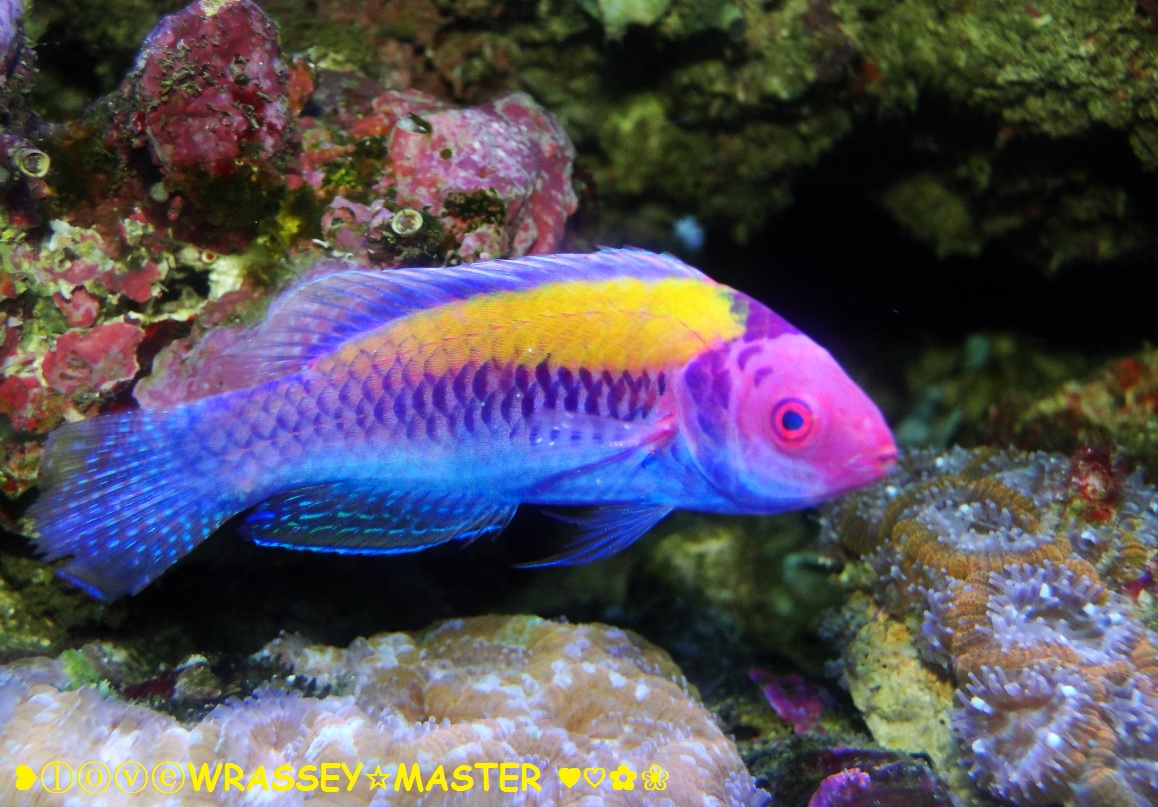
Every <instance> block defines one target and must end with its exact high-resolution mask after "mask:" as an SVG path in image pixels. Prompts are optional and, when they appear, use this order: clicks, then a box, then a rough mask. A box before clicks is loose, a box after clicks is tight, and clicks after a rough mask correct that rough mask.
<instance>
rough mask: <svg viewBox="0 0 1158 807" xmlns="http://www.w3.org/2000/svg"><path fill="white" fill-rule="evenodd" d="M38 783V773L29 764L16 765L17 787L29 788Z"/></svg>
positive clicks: (19, 788) (18, 788)
mask: <svg viewBox="0 0 1158 807" xmlns="http://www.w3.org/2000/svg"><path fill="white" fill-rule="evenodd" d="M34 784H36V773H35V772H34V771H33V770H32V768H30V767H28V766H27V765H17V766H16V789H17V790H27V789H28V788H30V787H32V786H33V785H34Z"/></svg>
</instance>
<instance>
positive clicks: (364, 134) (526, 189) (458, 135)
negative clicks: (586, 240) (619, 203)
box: [301, 90, 578, 265]
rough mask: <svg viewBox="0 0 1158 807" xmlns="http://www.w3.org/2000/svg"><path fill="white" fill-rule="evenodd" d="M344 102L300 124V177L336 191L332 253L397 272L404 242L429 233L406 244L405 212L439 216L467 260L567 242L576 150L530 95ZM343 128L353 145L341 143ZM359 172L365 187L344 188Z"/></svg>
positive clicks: (328, 231)
mask: <svg viewBox="0 0 1158 807" xmlns="http://www.w3.org/2000/svg"><path fill="white" fill-rule="evenodd" d="M347 100H348V102H352V99H347ZM346 107H347V108H346V109H344V110H343V111H342V112H341V114H339V113H338V111H337V110H335V111H334V112H333V113H332V114H330V115H323V117H322V118H321V119H316V120H314V121H303V129H304V134H303V140H304V143H305V154H304V156H303V161H302V168H301V176H302V177H303V178H304V181H305V182H307V183H308V184H311V185H313V186H315V187H316V188H318V190H319V192H323V193H324V192H325V191H326V189H333V190H336V191H338V193H339V195H338V196H336V197H335V198H333V200H332V202H331V203H330V206H329V210H328V211H327V213H326V215H325V217H324V218H323V228H324V232H325V235H326V238H327V240H329V241H330V242H331V243H332V244H333V245H334V246H335V248H336V249H338V250H340V251H343V252H346V253H349V254H352V255H353V256H354V257H356V258H359V259H361V260H369V261H371V262H374V263H379V264H383V265H387V264H390V265H396V264H397V262H398V260H397V259H398V257H399V253H401V252H404V250H405V247H406V245H407V244H408V243H414V242H415V241H416V240H419V241H420V240H421V238H423V237H424V236H425V235H426V234H425V233H424V234H419V233H420V230H417V229H416V230H413V234H414V236H415V238H412V239H410V240H409V241H408V240H407V237H408V235H410V233H408V232H407V230H403V229H401V228H399V227H397V226H394V224H395V222H394V221H393V217H394V216H395V215H396V214H397V213H398V212H399V211H401V210H407V209H409V210H414V211H417V212H420V213H424V214H426V215H429V216H430V217H431V220H432V221H436V222H437V224H438V226H439V227H440V228H441V233H440V236H441V238H442V239H443V240H446V241H449V242H450V243H452V244H454V245H455V247H454V249H455V252H456V253H457V254H458V256H459V259H460V260H462V261H473V260H480V259H486V258H491V257H497V256H501V255H525V254H528V253H545V252H552V251H555V250H556V249H557V248H558V247H559V244H560V242H561V239H562V235H563V225H564V223H565V222H566V220H567V217H568V216H569V215H570V214H571V213H573V212H574V211H575V208H576V206H577V205H578V200H577V198H576V196H575V192H574V190H573V188H572V186H571V164H572V161H573V160H574V158H575V150H574V146H572V145H571V141H570V140H569V139H568V137H567V135H566V133H565V132H564V131H563V128H562V126H561V125H560V124H559V121H558V120H557V119H556V118H555V117H554V116H553V115H551V114H550V113H549V112H547V111H546V110H544V109H542V108H541V107H540V106H539V105H538V104H536V103H535V102H534V100H532V99H531V97H530V96H528V95H526V94H525V93H510V94H508V95H504V96H502V97H501V98H498V99H496V100H495V101H493V102H491V103H489V104H484V105H482V106H479V107H474V108H469V109H459V108H456V107H452V106H450V105H448V104H444V103H442V102H440V101H439V100H437V99H436V98H433V97H432V96H429V95H426V94H425V93H421V92H418V91H416V90H403V91H398V90H386V91H384V92H382V93H380V94H378V95H377V96H375V97H374V98H373V99H372V100H371V101H370V102H369V103H368V104H364V105H363V106H362V107H361V108H358V107H357V105H356V103H355V106H354V109H353V110H351V109H349V108H348V107H349V103H347V105H346ZM335 126H339V127H342V128H345V129H346V130H347V132H348V133H349V134H350V135H353V136H354V138H355V139H354V141H353V142H352V143H346V144H342V143H341V142H340V141H341V140H343V138H342V137H341V136H339V133H340V129H338V130H337V131H335V130H334V127H335ZM379 152H380V154H381V157H380V158H379V157H377V156H376V155H377V154H378V153H379ZM351 172H353V173H351ZM356 176H361V177H362V179H363V181H364V182H365V183H366V184H367V185H368V187H369V190H368V191H365V190H364V189H360V188H357V187H355V186H352V185H348V184H343V183H349V182H350V181H352V180H353V179H354V177H356ZM342 194H345V195H342ZM355 197H357V198H355ZM408 229H409V228H408ZM399 242H401V243H399Z"/></svg>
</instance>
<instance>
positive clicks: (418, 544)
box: [241, 481, 518, 555]
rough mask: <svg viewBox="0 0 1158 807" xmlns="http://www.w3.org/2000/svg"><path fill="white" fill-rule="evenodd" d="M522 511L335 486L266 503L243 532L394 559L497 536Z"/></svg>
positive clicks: (441, 495)
mask: <svg viewBox="0 0 1158 807" xmlns="http://www.w3.org/2000/svg"><path fill="white" fill-rule="evenodd" d="M517 506H518V505H514V504H507V503H499V502H493V501H488V500H486V499H482V498H480V497H478V496H477V495H472V494H468V493H453V492H446V491H421V492H409V491H407V492H401V491H396V490H383V489H382V488H380V487H378V486H374V485H370V484H367V483H365V482H358V481H354V482H351V481H342V482H331V483H327V484H320V485H310V486H308V487H303V488H297V489H294V490H291V491H289V492H287V493H282V494H279V495H277V496H274V497H272V498H270V499H267V500H265V501H264V502H262V503H261V504H259V505H258V506H257V507H256V508H254V510H253V511H252V512H250V514H249V515H248V516H247V517H246V519H245V521H244V522H243V524H242V525H241V532H242V534H243V535H245V537H247V538H249V539H251V540H252V541H254V542H255V543H257V544H259V545H262V546H277V547H283V548H286V549H300V550H307V551H311V552H335V553H339V554H360V555H389V554H398V553H402V552H417V551H418V550H420V549H425V548H427V547H430V546H434V545H435V544H441V543H444V542H446V541H450V540H454V539H459V540H467V541H469V540H474V539H475V538H479V537H481V536H483V535H490V534H496V533H499V532H501V531H502V529H503V528H504V527H506V525H507V523H508V522H509V521H510V520H511V518H513V517H514V515H515V510H516V508H517Z"/></svg>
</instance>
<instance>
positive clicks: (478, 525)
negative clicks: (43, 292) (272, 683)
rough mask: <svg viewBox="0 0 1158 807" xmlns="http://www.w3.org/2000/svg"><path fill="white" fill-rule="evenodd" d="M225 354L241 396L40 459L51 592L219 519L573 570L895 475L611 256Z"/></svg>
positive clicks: (739, 325)
mask: <svg viewBox="0 0 1158 807" xmlns="http://www.w3.org/2000/svg"><path fill="white" fill-rule="evenodd" d="M239 353H240V354H241V356H242V358H243V359H244V360H245V361H246V362H247V366H248V367H249V368H250V370H249V377H251V378H252V386H249V387H246V388H243V389H236V390H232V391H228V392H223V393H220V394H217V395H212V396H209V397H205V398H201V399H198V400H193V401H189V402H185V403H181V404H177V405H172V406H168V407H165V408H151V409H136V410H129V411H125V412H121V413H118V414H109V415H104V416H100V417H96V418H92V419H89V420H84V421H80V422H76V423H71V424H66V425H64V426H62V427H61V428H59V429H57V430H56V431H54V432H53V433H52V434H50V435H49V438H48V440H47V442H46V448H45V453H44V458H43V463H42V468H41V478H40V484H41V493H40V496H39V498H38V499H37V500H36V501H35V502H34V503H33V504H32V506H31V508H30V510H29V515H30V517H31V520H32V523H33V524H34V526H35V530H36V532H38V533H39V536H38V538H37V547H38V549H39V551H40V552H41V554H42V556H43V557H44V559H45V560H48V561H52V560H58V559H60V558H65V557H67V558H68V561H67V562H66V563H65V564H64V565H63V566H62V567H61V568H60V569H58V574H60V575H61V576H62V577H63V578H64V579H65V580H67V581H69V582H71V583H72V584H74V585H76V586H78V587H80V588H81V589H83V590H85V591H87V592H88V593H89V594H90V595H92V596H93V597H96V598H98V599H101V600H106V601H108V600H113V599H116V598H118V597H120V596H123V595H126V594H136V593H138V592H140V591H141V590H142V589H143V588H145V587H146V586H147V585H149V583H151V582H152V581H153V580H155V579H156V578H157V577H159V576H160V575H161V574H162V573H163V572H165V571H166V570H167V569H168V568H170V567H171V566H173V565H174V564H175V563H177V562H178V561H179V560H180V559H181V558H183V557H184V556H185V555H187V554H188V553H189V552H191V551H192V550H193V549H194V548H195V547H196V546H198V545H199V544H200V543H202V542H203V541H204V540H206V539H207V538H208V537H209V536H210V535H211V534H212V533H214V532H215V531H216V530H217V529H218V528H219V527H220V526H221V525H222V524H223V523H224V522H225V521H227V520H229V519H231V518H234V517H235V516H240V519H241V520H240V523H239V527H238V529H239V531H240V532H241V534H242V535H243V536H244V537H247V538H249V539H250V540H252V541H254V542H256V543H257V544H259V545H265V546H275V547H285V548H290V549H297V550H307V551H316V552H334V553H346V554H392V553H404V552H415V551H418V550H421V549H425V548H427V547H431V546H434V545H436V544H442V543H445V542H447V541H453V540H458V541H463V542H468V541H472V540H475V539H478V538H479V537H481V536H485V535H493V534H496V533H498V532H501V531H502V530H503V528H504V527H505V526H506V525H507V524H508V522H510V520H511V518H512V517H513V516H514V514H515V511H516V509H517V508H518V507H520V506H522V505H534V506H538V507H543V508H558V507H564V508H567V507H578V508H585V509H584V511H583V512H584V514H583V515H579V516H576V517H573V518H570V519H569V520H570V521H572V523H574V524H575V525H577V527H578V530H577V534H576V536H575V537H574V539H573V540H572V541H571V542H570V543H569V544H567V545H566V546H565V547H564V548H563V550H562V551H561V552H560V553H559V554H557V555H555V556H553V557H550V558H547V559H546V560H544V561H542V562H541V564H542V565H551V564H574V563H583V562H588V561H593V560H598V559H601V558H605V557H608V556H610V555H612V554H614V553H616V552H618V551H620V550H622V549H624V548H625V547H627V546H628V545H630V544H631V543H632V542H634V541H636V540H637V539H638V538H640V537H641V536H642V535H644V534H645V533H646V532H648V530H650V529H651V528H652V527H653V526H654V525H655V524H656V523H658V522H659V521H660V520H661V519H663V518H664V517H665V516H667V515H668V514H669V513H670V512H672V511H673V510H677V509H678V510H696V511H702V512H709V513H726V514H768V513H778V512H782V511H785V510H792V509H797V508H802V507H808V506H812V505H815V504H817V503H819V502H821V501H823V500H825V499H828V498H830V497H833V496H836V495H838V494H841V493H844V492H846V491H849V490H852V489H854V488H857V487H860V486H863V485H867V484H870V483H872V482H875V481H877V480H879V479H881V478H882V477H883V476H885V475H886V474H888V473H889V472H891V471H892V470H893V468H894V465H895V460H896V456H897V449H896V444H895V443H894V440H893V436H892V433H891V432H890V430H889V427H888V425H887V424H886V422H885V419H884V417H883V416H882V414H881V412H880V410H879V409H878V408H877V407H876V405H875V404H874V403H873V402H872V400H871V399H870V398H869V397H868V395H867V394H866V393H865V392H864V391H863V390H862V389H861V388H860V387H858V386H857V384H856V383H855V382H854V381H853V380H852V379H851V378H849V376H848V375H847V374H846V373H845V372H844V370H843V369H842V368H841V367H840V365H839V364H838V363H837V362H836V360H835V359H833V357H832V356H831V355H830V354H829V353H828V352H827V351H826V350H824V349H823V348H822V347H820V346H819V345H818V344H816V343H815V342H814V341H813V340H812V339H810V338H809V337H808V336H806V335H805V334H803V333H801V332H800V331H799V330H798V329H797V328H795V327H793V326H792V325H791V324H789V323H788V322H787V321H786V320H784V319H783V318H782V317H780V316H779V315H777V314H776V313H774V312H773V311H772V310H771V309H770V308H768V307H767V306H765V305H763V304H762V303H760V302H758V301H756V300H754V299H753V298H751V297H749V296H748V295H746V294H744V293H742V292H739V291H736V290H735V289H732V288H730V287H729V286H726V285H723V284H721V283H717V282H716V281H714V280H712V279H711V278H709V277H708V276H706V275H705V274H703V273H701V272H700V271H698V270H697V269H694V268H692V267H691V266H689V265H687V264H685V263H683V262H681V261H680V260H678V259H677V258H675V257H673V256H671V255H667V254H656V253H652V252H648V251H644V250H640V249H634V248H625V249H604V250H601V251H598V252H593V253H585V254H558V255H535V256H529V257H522V258H514V259H498V260H488V261H483V262H480V263H475V264H471V265H464V266H457V267H443V268H430V269H396V270H372V269H364V268H356V267H355V268H343V269H342V270H340V271H335V272H333V273H331V274H327V275H325V276H322V277H319V278H317V279H314V280H308V281H304V282H302V283H300V284H299V285H298V286H297V287H296V288H293V289H291V290H290V291H288V292H286V293H284V294H282V295H281V296H280V297H279V298H277V299H276V300H275V301H274V303H273V304H272V305H271V308H270V311H269V313H268V314H267V316H266V318H265V320H264V321H263V322H262V323H261V324H260V325H258V326H256V327H255V328H254V329H253V332H252V333H251V334H250V335H249V336H248V337H247V338H246V339H245V340H244V342H243V347H242V348H239ZM530 565H538V564H530Z"/></svg>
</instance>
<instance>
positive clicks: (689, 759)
mask: <svg viewBox="0 0 1158 807" xmlns="http://www.w3.org/2000/svg"><path fill="white" fill-rule="evenodd" d="M259 655H260V656H261V657H263V658H267V659H271V660H274V661H276V662H277V663H279V664H281V665H284V666H285V667H286V668H287V670H288V671H289V672H290V673H292V676H294V677H295V678H297V679H299V680H300V679H310V680H312V681H313V682H314V683H315V685H316V687H315V688H316V689H318V690H319V691H323V692H327V693H328V694H325V695H324V696H323V697H311V696H306V695H303V694H302V693H301V692H299V691H296V690H286V689H279V688H276V687H273V686H269V687H266V688H263V689H259V690H258V691H257V692H255V693H254V694H253V696H251V697H249V698H246V699H244V700H237V699H235V700H231V701H228V702H226V703H224V704H222V705H220V706H218V707H216V708H215V709H213V710H212V711H211V712H209V713H208V714H207V715H206V716H205V717H204V719H202V720H201V721H200V722H198V723H196V724H195V725H191V726H185V725H182V724H180V723H178V722H177V721H176V720H175V719H173V718H172V717H169V716H168V715H164V714H161V713H159V712H156V711H153V710H151V709H149V708H147V707H145V706H142V705H138V704H130V703H125V702H123V701H121V700H119V699H117V698H115V697H108V696H107V693H106V694H102V692H101V690H100V688H99V687H95V686H81V687H79V688H76V689H73V690H71V691H67V690H66V688H67V687H68V686H69V685H70V682H69V680H68V677H67V675H66V674H65V672H64V670H63V668H62V665H61V663H60V662H49V661H47V660H41V661H39V662H33V661H27V662H22V663H19V664H14V665H9V666H7V667H0V759H2V760H3V761H2V762H0V783H2V784H0V788H3V789H0V801H5V803H8V802H7V801H6V800H7V799H11V798H14V797H15V795H16V794H15V792H14V791H12V790H10V789H9V788H11V787H12V782H13V781H14V776H13V769H14V768H15V766H16V764H17V763H22V764H25V765H28V766H30V767H31V768H32V769H33V770H34V771H39V770H40V769H41V766H43V765H45V764H46V763H48V762H50V761H52V760H62V761H65V762H68V763H69V764H73V766H74V768H75V767H77V766H78V765H79V764H82V763H83V762H85V761H87V760H90V759H104V758H108V759H110V761H112V760H113V756H115V760H116V762H120V761H123V760H124V759H134V760H137V761H139V762H141V763H142V764H144V765H145V766H146V768H151V767H152V766H153V765H154V764H155V763H159V762H162V761H164V760H177V761H178V763H179V764H180V765H181V766H182V767H184V768H185V769H186V770H185V771H184V773H183V775H184V776H186V777H190V776H192V773H191V772H190V771H189V767H190V766H191V767H192V768H193V769H195V770H200V769H201V766H202V765H206V766H208V769H209V770H210V771H211V770H212V769H213V767H214V765H217V764H219V763H220V764H222V765H224V764H225V763H232V764H233V765H235V766H239V768H240V770H241V771H243V778H242V780H241V781H242V782H243V783H247V784H249V785H250V786H249V787H248V789H247V790H246V791H245V792H239V791H238V790H237V789H236V788H235V789H233V790H231V791H228V792H227V791H225V790H224V789H223V787H222V785H221V784H219V785H218V786H217V787H216V788H215V789H214V790H213V791H207V790H206V788H205V786H204V785H203V786H202V789H201V791H200V792H194V791H193V789H192V786H191V785H188V784H187V785H186V787H184V788H183V789H182V790H181V791H180V793H179V794H178V795H177V796H176V797H174V798H172V799H171V800H170V801H168V802H166V803H167V804H171V805H182V804H189V805H192V804H231V805H236V804H265V803H270V799H271V797H274V798H276V800H277V803H278V804H286V805H296V804H301V803H304V802H305V801H307V800H310V799H311V798H312V799H314V800H317V799H319V798H322V799H324V800H325V801H326V803H328V804H339V803H340V804H343V805H356V804H369V803H371V802H373V803H376V804H382V803H388V804H390V805H392V806H395V807H397V806H401V805H422V804H464V805H465V804H470V805H524V804H525V805H536V807H539V806H542V807H546V806H547V805H558V806H559V807H562V805H577V806H578V805H594V804H602V805H611V806H612V807H615V806H616V805H623V806H624V807H626V806H627V805H638V804H643V803H645V800H646V799H645V791H644V784H645V783H648V782H650V781H652V780H650V779H647V778H646V777H644V774H645V773H647V772H648V771H651V770H653V769H652V766H653V765H658V766H660V767H661V768H662V769H663V770H664V771H666V773H667V776H666V778H663V779H662V780H658V781H661V782H662V784H663V785H664V787H663V789H662V792H660V791H656V792H655V795H654V797H653V799H654V800H653V803H655V804H674V805H684V804H697V805H706V806H710V807H759V805H763V804H765V803H766V801H767V794H766V793H764V791H762V790H760V789H758V788H757V787H756V785H755V782H754V780H753V779H752V777H751V776H750V775H749V774H748V772H747V770H746V769H745V768H744V764H743V762H742V761H741V760H740V757H739V754H738V753H737V751H736V747H735V745H734V744H733V743H732V741H731V740H729V739H728V738H727V737H726V736H725V735H724V734H723V733H722V732H721V730H720V728H719V726H718V725H717V723H716V720H715V718H714V717H713V716H712V714H711V713H710V712H709V711H708V710H707V709H705V708H704V707H703V706H702V705H700V703H699V701H698V700H697V698H696V696H695V694H694V692H693V691H692V690H691V689H690V687H689V686H688V684H687V682H686V681H685V680H684V678H683V676H682V675H681V674H680V672H679V670H678V669H677V668H676V666H675V665H674V664H673V662H672V661H671V659H670V658H669V657H668V656H667V654H666V653H664V652H663V651H662V650H659V649H658V648H656V647H654V646H652V645H650V644H648V643H647V642H646V641H644V640H643V639H641V638H639V637H638V636H635V635H633V634H630V633H627V632H625V631H622V630H620V629H618V628H612V627H608V626H605V625H567V624H565V623H557V622H549V621H546V620H543V619H539V618H537V617H526V616H514V617H498V616H495V617H480V618H476V619H466V620H450V621H447V622H443V623H440V624H438V625H435V626H433V627H432V628H430V629H429V630H427V631H425V632H422V633H418V634H406V633H392V634H380V635H378V636H372V637H370V638H368V639H357V640H355V641H354V642H353V643H352V644H351V645H350V646H349V647H348V648H346V649H338V648H334V647H324V646H317V645H309V644H308V643H307V642H305V641H304V640H303V639H301V638H300V637H297V636H285V637H282V638H280V639H277V640H275V641H274V642H272V643H270V644H269V645H268V646H267V647H266V648H265V649H264V650H262V651H261V653H260V654H259ZM110 754H112V755H113V756H109V755H110ZM495 762H503V763H514V765H515V767H513V768H509V769H507V770H508V771H517V773H515V774H514V775H513V778H510V777H508V778H506V779H500V770H499V769H498V767H497V766H494V767H493V769H491V771H490V774H489V776H490V780H489V781H490V786H489V790H485V789H484V787H483V778H482V776H483V772H482V768H481V767H475V766H476V765H485V764H486V763H495ZM322 763H345V765H346V767H347V771H348V772H349V773H347V772H345V771H342V770H341V769H340V768H337V767H335V776H336V777H337V778H336V779H335V780H334V781H337V782H338V785H333V787H335V789H336V792H335V791H330V792H331V793H333V795H328V794H325V793H322V792H319V791H318V790H317V788H318V787H319V785H318V784H317V783H316V782H315V784H314V785H313V786H310V785H309V784H308V782H304V781H299V782H298V783H297V785H298V786H297V787H296V788H294V787H292V786H291V788H290V789H288V790H287V789H285V788H284V786H283V792H276V793H275V792H273V784H274V783H275V781H276V780H275V776H276V775H277V774H276V773H275V772H276V771H277V770H278V769H279V766H291V767H292V769H294V770H298V769H299V768H300V766H304V765H321V764H322ZM114 764H115V763H114ZM359 764H361V770H360V771H358V772H357V774H356V775H355V776H354V777H353V781H354V784H353V786H352V787H351V789H350V790H349V791H348V792H347V790H346V787H347V783H348V781H349V778H348V777H349V775H350V774H353V773H354V771H355V770H356V766H358V765H359ZM460 766H465V767H464V768H460ZM376 769H377V770H379V771H380V772H381V773H382V774H384V775H385V778H384V779H381V781H383V782H384V787H382V786H381V785H380V786H379V787H374V788H373V789H372V788H371V785H370V783H369V780H368V779H367V774H370V773H373V772H375V770H376ZM567 769H576V770H577V771H585V772H586V771H590V777H589V779H587V778H576V780H574V781H572V783H571V784H570V785H567V784H565V781H566V780H569V779H570V776H569V774H567V773H566V772H565V771H567ZM259 770H260V771H261V773H259ZM284 770H286V769H284V768H283V775H284ZM416 771H417V776H416ZM440 771H441V774H440V773H439V772H440ZM456 773H459V774H461V775H462V776H466V775H469V776H471V777H472V780H471V781H472V782H473V786H471V787H469V788H468V787H466V785H465V784H464V782H465V779H462V778H460V779H457V780H456V779H455V775H456ZM262 776H264V779H265V782H267V783H268V784H266V785H264V786H263V785H262V784H260V782H261V781H262V778H261V777H262ZM255 777H257V778H255ZM189 781H191V780H189ZM255 782H258V783H259V784H254V783H255ZM407 782H409V785H408V786H406V783H407ZM524 782H525V783H526V784H525V786H524V784H523V783H524ZM531 782H534V783H535V784H534V785H533V786H532V785H531V784H530V783H531ZM451 783H455V784H457V785H458V787H453V786H451ZM592 783H594V784H592ZM380 787H382V789H381V791H380V790H379V788H380ZM34 792H36V793H38V794H39V793H40V792H41V791H39V790H37V791H34ZM646 797H652V792H650V791H649V792H646ZM104 798H105V799H106V801H105V802H104V803H105V804H109V805H120V804H125V805H131V804H137V803H139V802H138V800H139V798H140V796H137V795H130V794H118V793H114V792H113V791H112V790H111V789H110V790H109V791H108V793H107V794H106V795H105V796H104ZM339 800H340V801H339Z"/></svg>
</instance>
